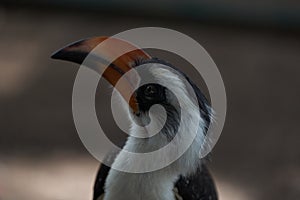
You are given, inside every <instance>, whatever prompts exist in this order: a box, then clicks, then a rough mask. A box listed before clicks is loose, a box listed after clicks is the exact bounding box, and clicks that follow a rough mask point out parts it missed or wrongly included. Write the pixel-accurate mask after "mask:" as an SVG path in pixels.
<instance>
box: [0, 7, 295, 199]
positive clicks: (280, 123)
mask: <svg viewBox="0 0 300 200" xmlns="http://www.w3.org/2000/svg"><path fill="white" fill-rule="evenodd" d="M140 26H162V27H168V28H172V29H175V30H178V31H181V32H183V33H186V34H188V35H189V36H191V37H193V38H194V39H196V40H197V41H198V42H199V43H200V44H202V45H203V46H204V47H205V48H206V50H207V51H208V52H209V53H210V55H211V56H212V58H213V59H214V61H215V62H216V64H217V65H218V67H219V70H220V72H221V74H222V76H223V79H224V83H225V86H226V90H227V98H228V116H227V121H226V125H225V128H224V131H223V133H222V136H221V139H220V140H219V142H218V144H217V145H216V148H215V149H214V152H213V157H212V162H211V163H210V166H211V171H212V173H213V174H214V177H215V178H216V180H217V182H216V184H217V187H218V190H219V193H220V199H221V200H222V199H224V200H235V199H236V200H254V199H255V200H265V199H272V200H277V199H278V200H279V199H285V200H296V199H300V160H299V158H300V151H299V145H300V136H299V111H300V104H299V102H300V96H299V86H300V79H299V74H300V68H299V63H300V56H299V55H300V37H299V32H296V31H294V32H288V31H284V30H277V31H276V30H268V29H266V28H265V29H257V28H249V27H248V28H246V27H244V28H240V27H234V26H222V25H217V24H215V25H208V24H201V23H199V22H197V21H180V20H174V21H173V20H171V19H155V18H153V19H151V18H143V17H126V16H115V15H110V14H107V13H106V14H101V13H95V12H93V13H88V12H82V13H78V12H75V11H69V12H66V11H64V12H63V11H57V12H55V11H54V10H45V9H41V10H36V9H16V8H14V9H4V8H3V9H1V17H0V44H1V48H0V109H1V113H0V121H1V124H0V130H1V134H0V150H1V157H0V199H1V200H15V199H21V198H22V199H23V200H35V199H45V200H47V199H49V200H50V199H57V200H60V199H61V200H62V199H64V200H68V199H70V200H71V199H72V200H76V199H78V200H82V199H91V191H92V184H93V183H92V182H93V180H94V176H95V173H96V170H97V166H98V163H97V161H96V160H95V159H93V158H92V157H91V156H90V155H89V153H88V152H86V150H85V149H84V147H83V146H82V144H81V142H80V140H79V138H78V136H77V133H76V130H75V127H74V125H73V121H72V111H71V94H72V86H73V82H74V79H75V75H76V71H77V69H78V68H77V67H75V65H73V66H71V65H72V64H70V63H64V62H57V61H53V60H50V59H49V56H50V55H51V53H52V52H53V51H54V50H56V49H57V48H60V47H61V46H63V45H65V44H67V43H70V42H73V41H75V40H78V39H81V38H86V37H90V36H95V35H112V34H115V33H118V32H120V31H123V30H126V29H130V28H135V27H140ZM170 61H171V62H172V61H175V62H176V60H172V59H171V60H170ZM173 64H174V65H177V63H173ZM191 76H193V74H191ZM108 91H109V90H107V91H104V92H103V93H108ZM100 96H101V95H100ZM106 96H108V95H106ZM108 98H109V97H107V99H108ZM97 99H99V98H97ZM105 101H106V100H105V99H104V100H103V99H99V101H98V103H99V109H100V111H101V109H107V108H105V107H107V104H105V103H104V102H105ZM99 118H101V116H100V117H99ZM102 120H103V123H104V124H105V123H106V124H107V123H108V121H105V120H107V119H105V117H103V116H102Z"/></svg>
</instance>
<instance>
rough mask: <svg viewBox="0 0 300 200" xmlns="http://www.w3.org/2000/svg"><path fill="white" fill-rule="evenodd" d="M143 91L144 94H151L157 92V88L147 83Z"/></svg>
mask: <svg viewBox="0 0 300 200" xmlns="http://www.w3.org/2000/svg"><path fill="white" fill-rule="evenodd" d="M144 93H145V95H146V96H153V95H155V94H156V93H157V88H156V87H155V86H154V85H148V86H147V87H146V88H145V90H144Z"/></svg>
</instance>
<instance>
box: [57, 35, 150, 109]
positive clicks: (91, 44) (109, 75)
mask: <svg viewBox="0 0 300 200" xmlns="http://www.w3.org/2000/svg"><path fill="white" fill-rule="evenodd" d="M87 57H89V58H91V59H86V60H87V61H86V63H84V64H85V65H86V66H87V67H89V68H92V69H94V70H96V71H99V72H101V73H102V76H103V77H104V78H105V79H106V80H107V81H108V82H109V83H110V84H111V85H113V86H114V87H115V88H116V89H117V90H118V91H119V92H120V94H121V95H122V96H123V98H124V99H125V100H126V101H127V102H128V104H129V106H130V107H131V109H132V110H133V112H134V113H137V112H138V104H137V100H136V97H135V95H134V87H133V84H132V82H131V81H132V80H128V79H125V81H124V80H122V84H117V82H118V81H119V80H120V78H121V77H122V76H123V75H124V74H125V73H126V72H128V71H129V70H131V69H132V67H131V66H132V64H133V63H134V62H135V61H136V60H138V59H150V58H151V57H150V56H149V55H148V54H147V53H146V52H144V51H143V50H141V49H139V48H137V47H135V46H134V45H132V44H130V43H128V42H125V41H123V40H120V39H116V38H109V37H95V38H90V39H85V40H81V41H78V42H75V43H72V44H70V45H68V46H66V47H64V48H62V49H60V50H58V51H57V52H55V53H54V54H53V55H52V56H51V58H54V59H60V60H67V61H71V62H75V63H78V64H83V62H84V61H85V58H87ZM90 60H92V62H90ZM132 94H133V95H132Z"/></svg>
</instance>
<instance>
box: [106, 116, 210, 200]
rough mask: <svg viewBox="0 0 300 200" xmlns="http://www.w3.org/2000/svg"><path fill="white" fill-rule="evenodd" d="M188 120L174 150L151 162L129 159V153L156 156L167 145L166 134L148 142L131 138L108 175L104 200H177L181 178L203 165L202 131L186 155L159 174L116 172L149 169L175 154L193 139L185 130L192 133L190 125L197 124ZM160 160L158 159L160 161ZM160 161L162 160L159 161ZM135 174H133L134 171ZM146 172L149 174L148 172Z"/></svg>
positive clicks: (154, 172) (156, 136) (155, 172)
mask: <svg viewBox="0 0 300 200" xmlns="http://www.w3.org/2000/svg"><path fill="white" fill-rule="evenodd" d="M187 117H188V118H187V119H189V120H186V121H185V123H184V124H182V126H183V127H182V129H180V130H181V131H180V130H179V131H178V132H177V134H179V137H176V139H175V138H174V139H173V140H177V141H175V143H174V144H173V148H170V149H169V151H164V152H163V153H161V154H160V155H159V156H153V157H151V159H146V160H144V159H137V158H134V157H131V156H128V154H127V153H128V152H135V153H146V152H153V151H155V150H157V149H159V148H161V147H163V146H164V145H166V144H168V143H169V142H170V141H169V138H168V137H166V135H165V133H158V134H156V135H155V136H153V137H151V138H148V139H140V138H136V137H129V138H128V140H127V142H126V145H125V147H124V150H122V151H121V152H120V153H119V154H118V156H117V157H116V159H115V161H114V163H113V165H112V168H111V170H110V172H109V175H108V177H107V180H106V183H105V198H104V200H113V199H120V200H123V199H124V200H127V199H132V200H136V199H138V200H139V199H143V200H152V199H158V200H174V199H175V197H174V193H173V187H174V183H175V181H176V180H177V179H178V177H179V176H180V175H187V174H191V173H193V172H194V171H196V169H197V168H198V166H199V165H200V158H199V152H200V149H201V146H202V144H203V141H204V140H203V136H204V134H203V130H204V128H203V127H201V125H200V128H199V129H197V130H198V131H199V132H197V134H196V137H195V138H194V140H193V142H192V144H191V145H190V146H189V148H188V149H187V150H186V151H185V152H184V154H183V155H182V156H181V157H180V158H178V159H177V160H175V161H174V162H172V163H170V164H169V165H168V166H165V167H163V168H161V169H159V170H156V171H151V170H150V171H151V172H145V173H127V172H122V171H118V170H115V169H122V168H123V169H147V167H148V166H149V165H152V164H153V163H155V162H156V163H157V162H159V161H157V160H160V159H161V158H163V159H164V158H169V157H170V156H171V155H173V154H174V152H175V153H176V151H177V149H178V144H180V143H184V140H186V139H187V138H190V137H191V136H192V135H193V134H195V133H193V134H192V133H191V132H189V131H186V130H193V129H191V124H195V123H192V121H193V120H195V117H194V116H187ZM131 131H135V132H136V131H144V130H143V129H141V128H139V127H133V128H132V129H131ZM158 157H159V158H158ZM160 161H161V160H160ZM133 171H134V170H133ZM145 171H147V170H145Z"/></svg>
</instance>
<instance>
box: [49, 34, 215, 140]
mask: <svg viewBox="0 0 300 200" xmlns="http://www.w3.org/2000/svg"><path fill="white" fill-rule="evenodd" d="M99 46H100V47H99ZM52 58H54V59H61V60H67V61H71V62H75V63H78V64H84V65H85V66H87V67H89V68H92V69H94V70H96V71H98V72H101V74H102V76H103V77H104V78H105V79H106V80H107V81H108V82H109V83H110V84H111V85H112V86H114V87H115V88H116V89H117V91H119V93H120V94H121V96H122V97H123V99H124V100H125V101H127V103H128V104H129V108H130V109H129V114H130V115H131V116H132V117H131V119H132V120H133V121H134V122H135V123H134V124H137V125H139V126H134V127H135V128H136V129H137V130H136V131H135V132H141V130H140V129H139V127H141V126H146V125H147V124H149V123H150V121H153V122H155V123H157V124H156V126H163V129H162V130H163V131H162V132H163V133H164V134H165V136H166V137H167V138H169V139H170V138H172V137H173V136H174V134H176V131H177V130H176V129H177V125H178V123H179V121H180V118H181V111H182V109H185V110H186V111H187V112H188V113H193V112H195V111H196V110H197V112H200V115H201V120H202V122H203V123H202V124H201V126H202V128H203V129H205V131H204V132H206V130H207V127H208V125H209V123H210V119H211V116H210V114H211V112H210V107H209V106H208V103H207V100H206V98H205V97H204V95H203V94H202V92H201V91H200V89H199V88H198V87H197V86H196V85H195V84H194V83H193V82H192V81H191V80H190V79H189V78H188V77H187V76H186V75H185V74H184V73H182V72H181V71H180V70H179V69H177V68H175V67H174V66H173V65H171V64H170V63H167V62H165V61H163V60H161V59H157V58H152V57H151V56H150V55H149V54H147V53H146V52H145V51H143V50H141V49H139V48H138V47H136V46H134V45H132V44H130V43H128V42H126V41H123V40H120V39H117V38H108V37H94V38H89V39H84V40H81V41H78V42H75V43H72V44H70V45H67V46H66V47H64V48H62V49H60V50H59V51H57V52H55V53H54V54H53V55H52ZM87 58H88V59H87ZM85 60H88V62H85ZM132 69H135V70H132ZM132 71H137V72H138V73H136V72H135V73H130V72H132ZM126 73H127V74H126ZM125 75H126V76H125ZM122 76H123V78H122ZM124 77H125V78H124ZM118 81H120V83H118ZM191 94H193V95H191ZM179 102H181V103H179ZM154 105H160V106H162V107H163V108H164V110H165V111H166V112H165V114H166V115H165V116H166V118H165V119H162V118H163V117H162V115H161V109H152V108H155V106H154ZM153 106H154V107H153ZM149 111H151V112H149ZM190 117H192V115H191V116H190ZM150 118H151V119H150ZM155 119H156V120H155ZM162 123H164V124H162ZM148 136H149V135H148ZM150 136H152V135H150ZM142 137H144V136H142Z"/></svg>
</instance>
